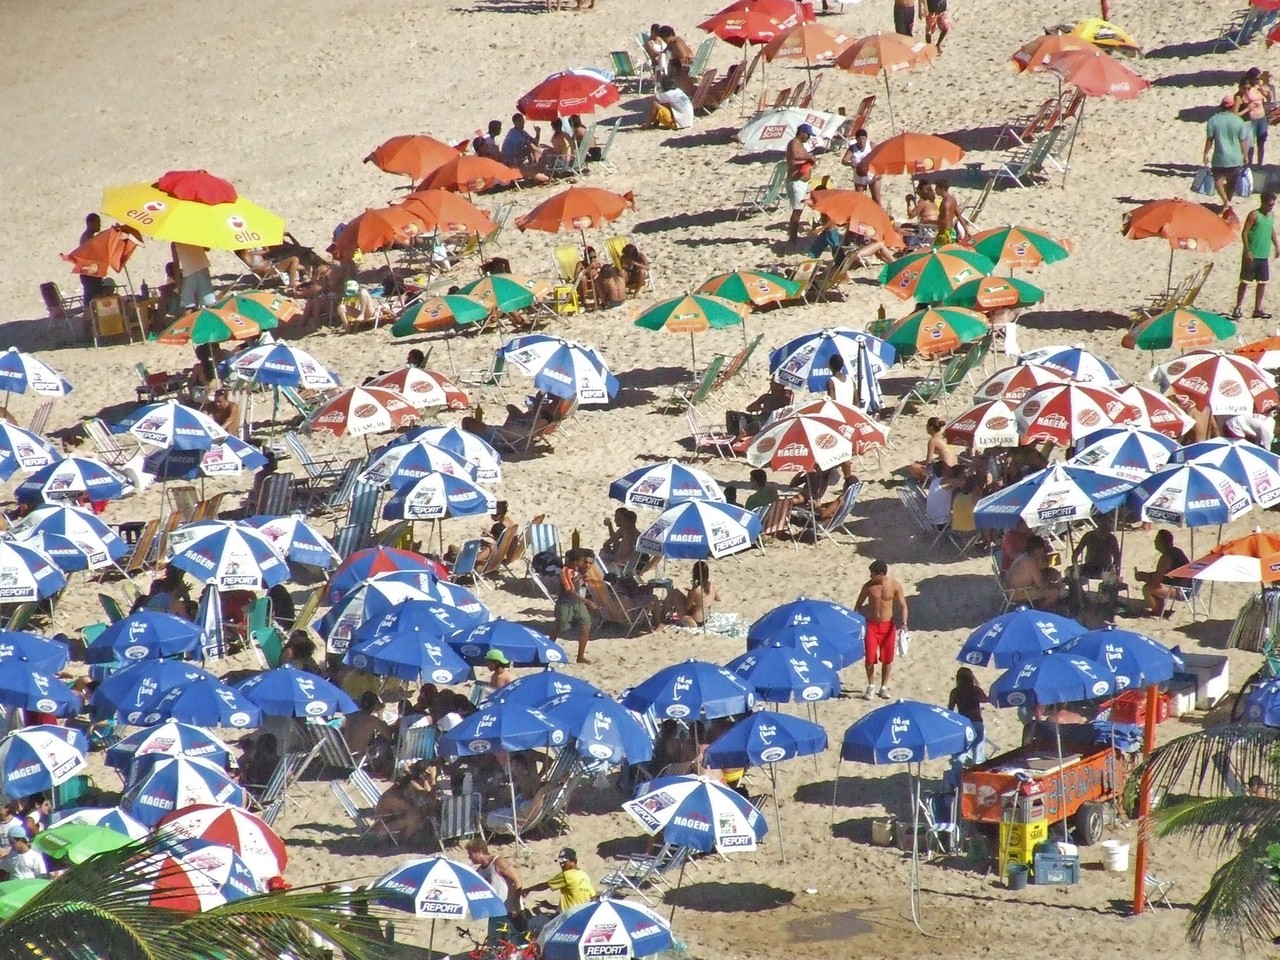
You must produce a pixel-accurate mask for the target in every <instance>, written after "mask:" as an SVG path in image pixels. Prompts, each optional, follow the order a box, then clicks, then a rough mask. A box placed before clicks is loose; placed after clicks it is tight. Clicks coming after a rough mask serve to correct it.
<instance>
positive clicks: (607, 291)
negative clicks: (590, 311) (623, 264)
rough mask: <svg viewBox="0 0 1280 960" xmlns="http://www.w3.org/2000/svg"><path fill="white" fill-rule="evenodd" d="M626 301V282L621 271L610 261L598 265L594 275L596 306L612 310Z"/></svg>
mask: <svg viewBox="0 0 1280 960" xmlns="http://www.w3.org/2000/svg"><path fill="white" fill-rule="evenodd" d="M626 302H627V282H626V280H624V279H623V277H622V271H621V270H619V269H618V268H617V267H615V266H614V265H613V264H612V263H604V264H601V265H600V272H599V273H598V274H597V275H596V306H597V307H599V308H600V309H601V310H612V309H613V308H615V307H620V306H622V305H623V304H624V303H626Z"/></svg>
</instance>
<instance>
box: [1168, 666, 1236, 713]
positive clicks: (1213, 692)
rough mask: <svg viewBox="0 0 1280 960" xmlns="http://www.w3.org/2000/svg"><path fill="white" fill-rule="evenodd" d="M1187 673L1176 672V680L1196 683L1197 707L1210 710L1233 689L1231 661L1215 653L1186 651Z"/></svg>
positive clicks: (1174, 677)
mask: <svg viewBox="0 0 1280 960" xmlns="http://www.w3.org/2000/svg"><path fill="white" fill-rule="evenodd" d="M1182 659H1183V660H1184V661H1185V663H1186V665H1187V669H1186V673H1185V674H1183V673H1176V674H1174V676H1173V679H1174V680H1175V681H1186V680H1190V681H1193V682H1194V683H1195V685H1196V709H1197V710H1210V709H1212V708H1213V707H1214V706H1215V705H1216V704H1217V702H1218V701H1219V700H1221V699H1222V698H1223V697H1225V696H1226V695H1227V694H1228V693H1229V692H1230V690H1231V681H1230V678H1229V676H1228V666H1229V661H1228V660H1227V658H1226V657H1224V656H1221V655H1219V654H1215V653H1184V654H1183V655H1182Z"/></svg>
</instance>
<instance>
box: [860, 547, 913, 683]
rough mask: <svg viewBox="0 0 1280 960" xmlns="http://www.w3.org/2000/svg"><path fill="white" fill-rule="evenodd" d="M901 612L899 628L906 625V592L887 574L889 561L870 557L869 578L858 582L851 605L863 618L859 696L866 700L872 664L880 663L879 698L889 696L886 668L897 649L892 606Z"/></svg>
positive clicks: (873, 677) (871, 680) (873, 679)
mask: <svg viewBox="0 0 1280 960" xmlns="http://www.w3.org/2000/svg"><path fill="white" fill-rule="evenodd" d="M895 606H896V607H897V608H898V610H899V611H900V612H901V616H902V629H903V630H906V629H907V596H906V594H905V593H903V591H902V584H900V583H899V582H898V581H897V580H894V579H893V578H892V577H891V576H889V565H888V564H886V563H885V562H884V561H883V560H873V561H871V579H870V580H868V581H867V582H866V583H864V584H863V585H862V592H861V593H859V594H858V600H857V602H856V603H855V604H854V605H853V609H854V610H856V611H857V612H859V613H863V608H865V613H863V615H864V616H865V617H866V618H867V659H866V666H867V689H866V690H865V691H863V694H862V699H863V700H870V699H871V695H872V694H873V693H875V690H876V684H875V677H876V664H877V663H879V664H880V693H879V697H880V699H881V700H889V699H892V697H893V694H892V693H890V692H889V671H890V668H891V667H892V666H893V658H894V655H895V654H896V653H897V651H898V628H897V626H896V625H895V624H894V621H893V613H894V607H895Z"/></svg>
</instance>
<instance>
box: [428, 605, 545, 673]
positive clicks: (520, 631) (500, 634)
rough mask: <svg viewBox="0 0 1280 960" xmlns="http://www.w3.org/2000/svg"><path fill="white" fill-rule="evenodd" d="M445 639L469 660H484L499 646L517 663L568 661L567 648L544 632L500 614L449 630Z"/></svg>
mask: <svg viewBox="0 0 1280 960" xmlns="http://www.w3.org/2000/svg"><path fill="white" fill-rule="evenodd" d="M444 639H445V642H446V643H448V644H449V646H451V647H453V649H454V650H456V651H457V652H458V654H459V656H461V657H462V658H463V659H464V660H466V661H467V662H468V663H473V664H482V663H483V662H484V658H485V654H487V653H488V652H489V651H490V650H497V651H499V652H500V653H501V654H502V655H503V656H505V657H506V658H507V659H508V660H510V661H511V664H512V665H513V666H516V667H533V666H546V665H548V664H552V663H566V662H568V659H569V657H568V655H567V654H566V653H565V652H564V648H563V647H562V646H560V644H558V643H556V642H555V641H554V640H552V639H551V638H550V637H548V636H547V635H546V634H545V633H539V632H538V631H537V630H534V629H532V628H530V627H526V626H525V625H524V624H521V623H513V622H512V621H510V620H504V619H502V618H501V617H499V618H497V619H495V620H490V621H488V622H486V623H480V624H477V625H476V626H474V627H468V628H465V629H462V630H457V631H455V632H453V633H450V634H448V635H447V636H446V637H445V638H444Z"/></svg>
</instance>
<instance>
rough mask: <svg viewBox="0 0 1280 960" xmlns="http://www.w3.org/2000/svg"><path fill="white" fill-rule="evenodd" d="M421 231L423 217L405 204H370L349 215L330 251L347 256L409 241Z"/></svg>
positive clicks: (338, 256)
mask: <svg viewBox="0 0 1280 960" xmlns="http://www.w3.org/2000/svg"><path fill="white" fill-rule="evenodd" d="M422 232H423V227H422V221H421V220H419V219H418V218H417V217H416V216H414V215H413V213H412V212H411V211H409V210H408V209H406V208H405V207H377V208H369V209H366V210H365V211H364V213H360V214H357V215H356V216H354V217H352V218H351V220H350V221H348V223H347V225H346V226H345V227H343V228H342V231H341V232H340V233H339V234H338V235H337V237H335V238H334V241H333V254H334V256H335V257H337V258H338V259H339V260H346V259H348V258H350V257H353V256H355V254H356V253H373V252H374V251H376V250H386V249H387V248H389V247H394V246H396V245H397V244H408V243H411V242H412V241H413V238H414V237H416V236H418V235H419V234H420V233H422Z"/></svg>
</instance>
